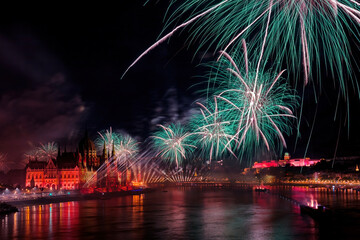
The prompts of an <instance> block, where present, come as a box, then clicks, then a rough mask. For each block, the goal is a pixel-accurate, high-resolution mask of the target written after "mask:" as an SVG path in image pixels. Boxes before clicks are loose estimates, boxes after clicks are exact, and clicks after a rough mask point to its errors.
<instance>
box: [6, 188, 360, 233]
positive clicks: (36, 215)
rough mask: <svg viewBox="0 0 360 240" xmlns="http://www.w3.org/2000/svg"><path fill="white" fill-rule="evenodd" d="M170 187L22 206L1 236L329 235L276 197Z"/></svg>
mask: <svg viewBox="0 0 360 240" xmlns="http://www.w3.org/2000/svg"><path fill="white" fill-rule="evenodd" d="M168 190H169V191H168V192H162V191H157V192H154V193H149V194H145V195H140V196H125V197H119V198H113V199H108V200H88V201H79V202H66V203H56V204H48V205H35V206H20V212H19V213H15V214H12V215H10V216H6V217H3V218H2V219H1V228H0V239H104V240H105V239H276V240H279V239H319V238H324V239H329V238H328V236H329V234H328V233H327V229H326V227H324V226H321V225H319V224H318V223H316V222H314V221H313V220H312V219H311V218H310V217H307V216H302V215H300V214H299V208H298V206H296V205H295V204H293V203H291V202H290V201H287V200H283V199H281V198H279V197H278V196H276V195H272V194H266V193H255V192H244V191H235V190H233V191H230V190H210V189H207V190H199V189H168ZM290 192H291V191H290ZM299 192H300V195H301V192H302V191H299ZM304 195H306V192H305V194H304ZM301 196H302V195H301ZM301 196H300V197H301ZM358 226H359V227H360V225H358ZM341 230H344V231H348V230H347V229H346V228H344V229H342V228H341V227H340V228H338V229H337V232H339V231H340V233H339V234H341ZM350 232H351V231H350ZM354 234H357V233H356V232H354ZM349 236H350V237H349V238H350V239H351V238H352V237H353V236H352V235H351V234H350V235H349ZM345 238H346V237H345ZM342 239H344V238H342ZM354 239H357V238H356V237H355V238H354Z"/></svg>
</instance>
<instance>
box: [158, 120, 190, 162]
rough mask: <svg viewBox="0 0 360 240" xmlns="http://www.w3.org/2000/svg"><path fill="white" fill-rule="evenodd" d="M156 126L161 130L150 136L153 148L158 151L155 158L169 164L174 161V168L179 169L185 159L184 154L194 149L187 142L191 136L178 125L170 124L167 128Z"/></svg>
mask: <svg viewBox="0 0 360 240" xmlns="http://www.w3.org/2000/svg"><path fill="white" fill-rule="evenodd" d="M158 126H159V127H160V128H161V129H160V130H159V131H157V132H156V133H155V135H154V136H152V138H153V142H154V146H155V148H156V149H157V151H158V153H157V154H156V157H158V156H160V157H161V158H162V159H164V160H165V161H168V162H170V163H171V162H172V161H175V163H176V166H177V167H179V164H180V163H181V162H182V160H183V159H186V154H187V153H190V152H191V151H192V150H193V149H195V148H196V147H195V146H194V145H192V144H190V141H189V137H190V136H191V135H192V134H191V133H189V132H186V130H185V129H184V128H183V127H182V126H181V125H179V124H171V125H169V126H167V127H166V126H163V125H158Z"/></svg>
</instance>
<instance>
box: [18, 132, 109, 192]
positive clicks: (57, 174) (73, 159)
mask: <svg viewBox="0 0 360 240" xmlns="http://www.w3.org/2000/svg"><path fill="white" fill-rule="evenodd" d="M104 153H105V154H106V151H104V152H103V155H101V156H97V154H96V149H95V144H94V142H93V141H91V140H90V138H89V137H88V134H87V133H86V134H85V137H84V138H83V139H82V140H81V141H80V143H79V148H78V149H77V151H76V152H66V151H65V152H63V153H60V149H59V152H58V156H57V158H56V159H49V160H48V161H38V160H36V159H35V160H32V159H29V163H28V164H27V165H26V183H25V184H26V185H25V186H26V187H38V188H47V189H54V190H55V189H57V190H58V189H66V190H70V189H79V188H81V187H82V186H83V185H84V184H85V183H86V182H87V180H88V179H89V178H91V177H93V176H94V175H95V177H96V171H97V169H98V168H99V167H100V165H101V164H102V163H103V162H105V161H107V159H108V157H109V156H108V155H107V154H106V155H104Z"/></svg>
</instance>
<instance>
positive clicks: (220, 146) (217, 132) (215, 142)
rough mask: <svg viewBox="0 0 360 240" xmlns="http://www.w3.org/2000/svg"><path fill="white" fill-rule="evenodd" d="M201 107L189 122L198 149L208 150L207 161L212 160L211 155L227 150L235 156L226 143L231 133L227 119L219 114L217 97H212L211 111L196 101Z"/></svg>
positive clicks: (215, 155) (218, 154)
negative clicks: (198, 113) (223, 118)
mask: <svg viewBox="0 0 360 240" xmlns="http://www.w3.org/2000/svg"><path fill="white" fill-rule="evenodd" d="M197 104H198V105H199V106H200V107H201V109H200V112H201V115H199V116H195V117H193V120H192V121H191V124H192V125H193V129H194V130H193V132H194V136H195V137H196V140H195V141H197V142H198V144H196V145H200V146H199V149H201V150H202V151H203V152H205V153H206V152H209V162H211V161H212V158H213V156H214V157H219V156H220V155H221V154H223V153H224V152H225V150H227V151H228V152H229V153H231V154H232V155H233V156H234V157H235V158H236V155H235V154H234V153H233V151H232V149H231V147H230V146H229V145H228V144H227V143H228V142H229V141H230V140H231V138H232V135H231V134H229V132H230V131H229V130H228V126H229V125H230V122H229V121H224V120H222V119H221V117H220V116H219V110H218V103H217V99H216V98H215V97H214V103H213V106H211V107H212V108H213V112H212V111H210V110H209V108H208V107H206V106H205V105H203V104H202V103H199V102H197Z"/></svg>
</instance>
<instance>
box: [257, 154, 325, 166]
mask: <svg viewBox="0 0 360 240" xmlns="http://www.w3.org/2000/svg"><path fill="white" fill-rule="evenodd" d="M320 161H321V159H310V158H295V159H291V158H290V155H289V153H285V156H284V160H279V161H275V160H271V161H262V162H259V163H258V162H255V163H254V165H253V168H270V167H285V166H286V165H288V166H290V167H310V166H312V165H315V164H317V163H318V162H320Z"/></svg>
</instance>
